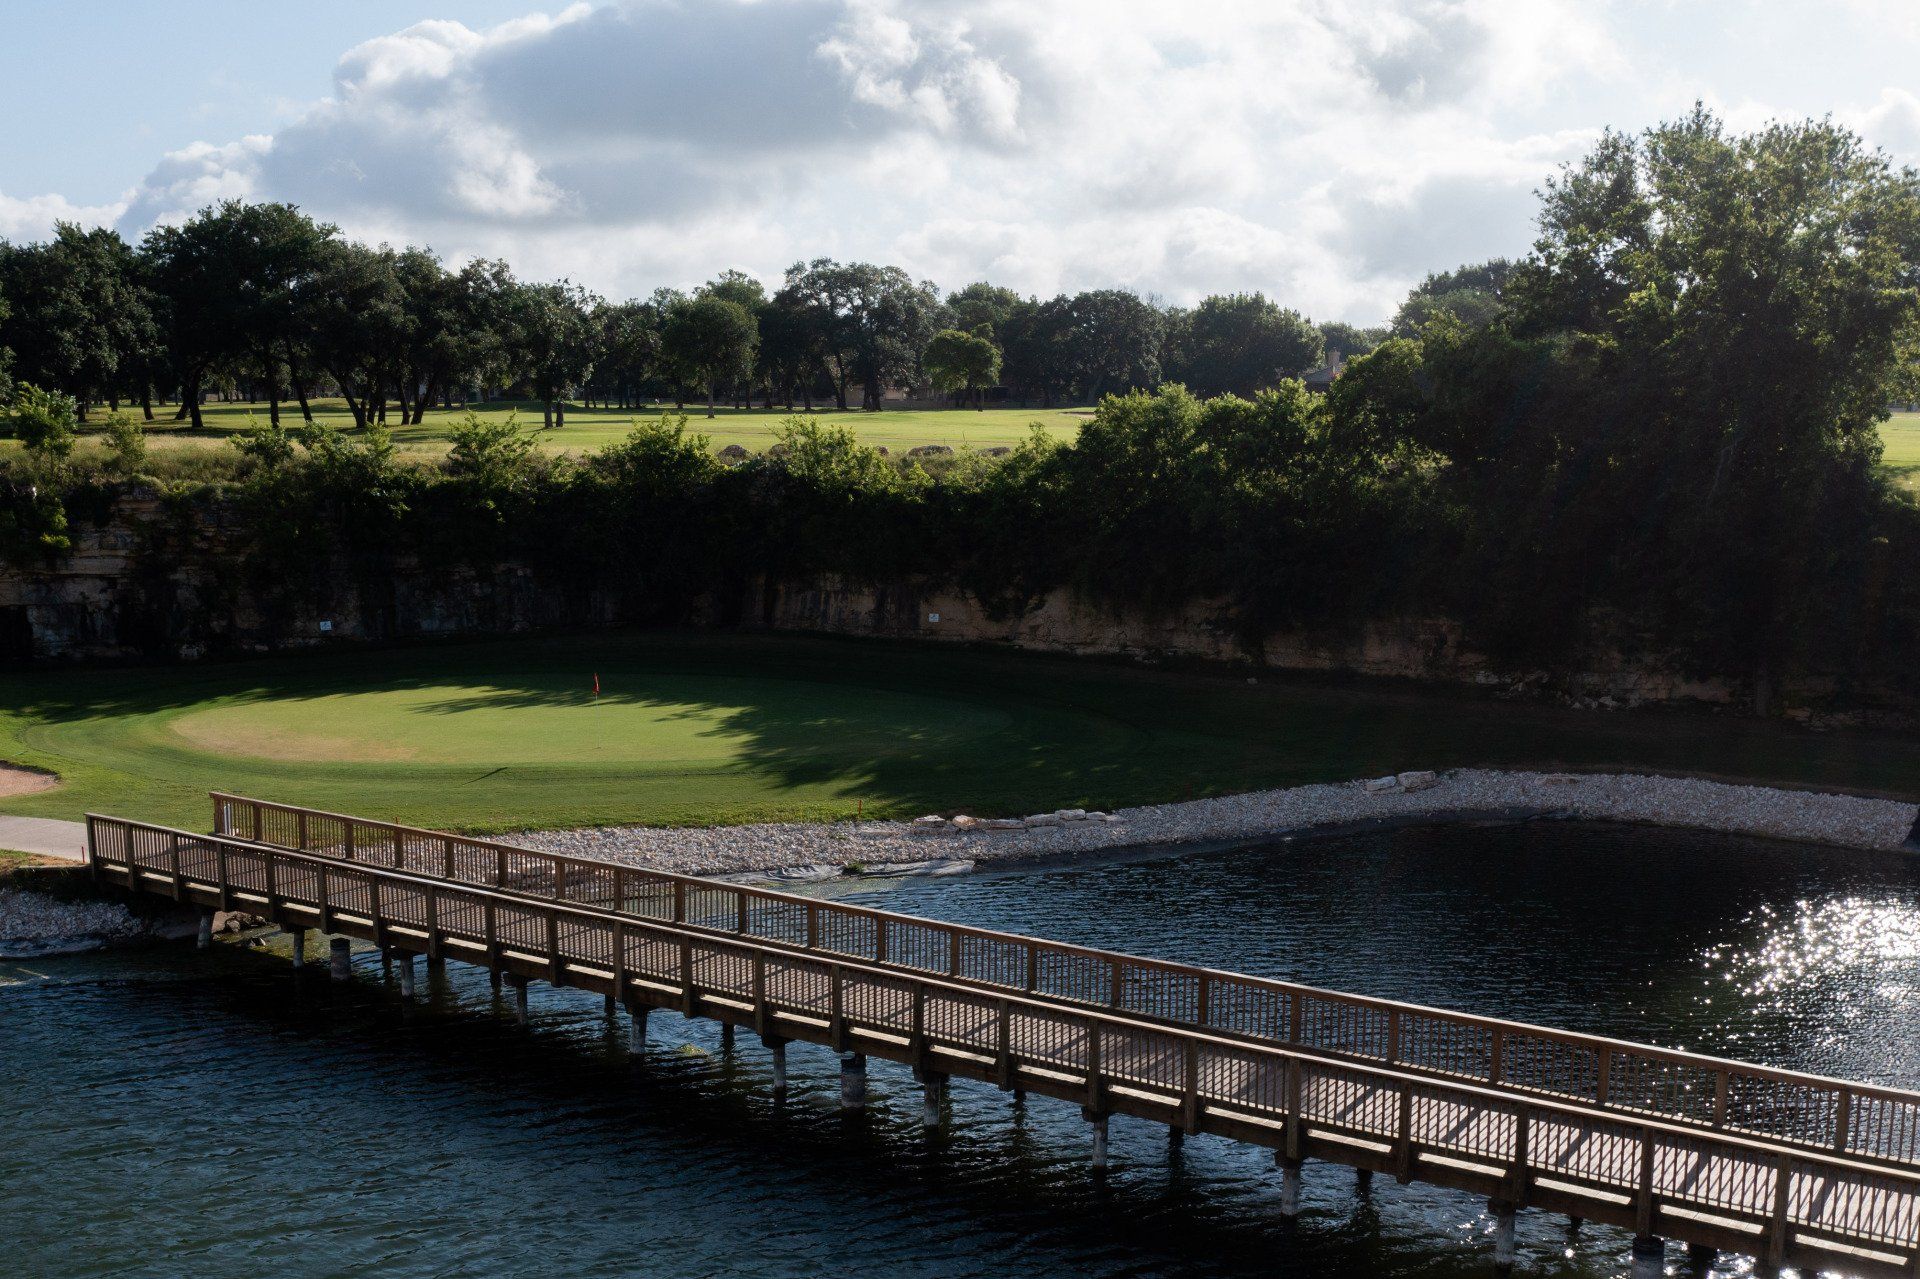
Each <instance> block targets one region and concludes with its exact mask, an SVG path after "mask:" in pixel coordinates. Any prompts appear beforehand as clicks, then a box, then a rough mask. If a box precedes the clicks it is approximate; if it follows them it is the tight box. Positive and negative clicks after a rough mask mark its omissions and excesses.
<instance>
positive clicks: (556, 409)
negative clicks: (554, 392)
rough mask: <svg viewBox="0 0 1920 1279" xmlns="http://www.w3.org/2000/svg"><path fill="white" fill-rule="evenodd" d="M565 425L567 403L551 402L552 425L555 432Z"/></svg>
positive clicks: (562, 401)
mask: <svg viewBox="0 0 1920 1279" xmlns="http://www.w3.org/2000/svg"><path fill="white" fill-rule="evenodd" d="M566 424H567V402H566V400H565V399H559V400H555V401H554V402H553V425H554V427H555V429H556V430H557V429H558V428H560V427H563V426H565V425H566Z"/></svg>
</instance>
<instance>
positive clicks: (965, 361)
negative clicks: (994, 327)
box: [920, 326, 1000, 409]
mask: <svg viewBox="0 0 1920 1279" xmlns="http://www.w3.org/2000/svg"><path fill="white" fill-rule="evenodd" d="M982 327H983V328H984V327H985V326H982ZM920 361H921V363H922V364H923V365H924V366H925V367H926V370H927V376H928V377H930V378H931V379H932V380H933V385H934V386H935V388H937V389H938V390H942V391H959V392H961V393H962V394H963V395H964V396H965V397H966V398H968V399H971V400H972V401H973V406H974V408H976V409H979V408H982V407H984V406H983V405H982V403H981V396H980V389H981V388H982V387H984V386H989V385H991V384H992V382H993V380H994V379H995V378H996V377H998V376H1000V351H999V348H997V347H996V346H994V344H993V343H992V342H991V341H989V340H988V339H987V338H986V336H985V335H984V333H981V332H977V331H976V332H973V333H963V332H961V331H960V330H959V329H942V330H941V331H940V332H938V333H936V334H934V335H933V337H932V339H931V340H930V341H929V342H928V343H927V349H926V352H925V353H924V354H923V355H922V356H921V357H920Z"/></svg>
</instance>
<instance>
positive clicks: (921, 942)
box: [213, 792, 1920, 1166]
mask: <svg viewBox="0 0 1920 1279" xmlns="http://www.w3.org/2000/svg"><path fill="white" fill-rule="evenodd" d="M213 800H214V814H215V830H216V831H217V832H218V833H222V834H227V835H231V836H234V837H236V838H240V839H245V840H250V841H254V842H258V843H263V844H271V845H274V846H276V847H280V848H290V849H299V850H303V851H307V852H313V853H317V854H320V855H322V856H327V857H332V858H337V859H341V860H346V861H356V862H364V863H368V864H372V865H379V866H386V867H391V868H399V869H407V870H413V871H417V872H421V873H425V874H431V875H436V876H439V877H440V878H443V879H446V880H449V881H453V882H460V883H469V884H482V885H488V886H493V887H500V888H507V889H511V890H512V891H515V892H520V893H528V894H533V895H536V896H541V897H548V898H551V899H552V900H555V901H562V902H573V903H578V904H581V905H587V906H596V907H602V908H606V909H612V910H617V911H620V912H622V913H625V914H629V915H632V916H634V917H635V918H641V919H648V918H651V919H662V920H671V921H673V922H676V923H684V924H689V925H692V926H695V927H699V928H703V929H708V930H711V931H714V932H718V933H730V934H733V935H736V936H740V937H751V938H756V939H760V940H765V941H771V942H776V943H779V944H781V945H785V946H791V947H795V948H799V949H802V950H806V951H810V952H815V953H820V954H827V955H842V956H847V957H851V958H856V959H861V960H866V961H871V962H875V963H882V964H886V965H889V966H892V967H896V968H901V969H907V970H911V971H915V972H921V973H928V974H937V975H941V976H946V977H950V978H954V979H957V980H961V981H968V982H977V983H980V984H983V985H988V986H995V987H1000V988H1004V989H1007V990H1013V991H1020V992H1024V993H1028V994H1032V995H1036V996H1043V997H1045V998H1048V999H1054V1000H1060V1001H1064V1002H1067V1003H1072V1004H1081V1005H1086V1006H1091V1007H1102V1008H1107V1009H1111V1010H1113V1011H1115V1012H1119V1013H1124V1014H1127V1015H1129V1016H1135V1017H1144V1018H1150V1019H1154V1020H1158V1021H1165V1022H1170V1023H1176V1024H1183V1025H1191V1026H1197V1027H1200V1028H1202V1029H1204V1030H1207V1031H1210V1032H1214V1033H1218V1034H1222V1035H1228V1036H1235V1037H1241V1038H1245V1039H1249V1040H1255V1041H1265V1042H1273V1043H1278V1044H1284V1045H1289V1046H1293V1047H1298V1048H1302V1049H1311V1050H1312V1051H1314V1052H1316V1053H1319V1054H1323V1055H1329V1056H1335V1057H1342V1058H1347V1059H1351V1060H1353V1061H1356V1062H1366V1063H1374V1064H1379V1065H1386V1066H1391V1067H1393V1068H1395V1069H1398V1070H1404V1071H1409V1072H1416V1073H1420V1074H1426V1075H1431V1076H1434V1077H1436V1078H1442V1079H1454V1080H1465V1081H1471V1082H1474V1083H1479V1084H1483V1085H1486V1086H1489V1087H1494V1088H1500V1089H1504V1090H1509V1091H1513V1092H1518V1093H1528V1094H1533V1095H1538V1096H1544V1097H1552V1098H1559V1099H1564V1100H1567V1101H1573V1102H1578V1103H1583V1104H1588V1105H1594V1106H1599V1107H1602V1108H1605V1109H1609V1110H1614V1111H1619V1112H1622V1113H1625V1114H1630V1115H1651V1116H1656V1117H1659V1118H1661V1119H1664V1120H1668V1121H1671V1122H1675V1123H1680V1124H1686V1125H1692V1126H1697V1127H1700V1128H1704V1129H1708V1130H1711V1131H1718V1132H1732V1133H1747V1134H1752V1135H1755V1136H1760V1137H1765V1138H1768V1139H1771V1140H1776V1141H1783V1142H1789V1143H1792V1144H1794V1145H1796V1146H1800V1147H1803V1148H1806V1149H1809V1150H1821V1151H1827V1152H1831V1153H1834V1154H1840V1155H1845V1156H1849V1157H1852V1158H1856V1159H1864V1160H1869V1161H1873V1162H1881V1163H1888V1164H1894V1165H1900V1166H1920V1093H1916V1092H1912V1091H1907V1090H1903V1089H1896V1088H1885V1087H1879V1086H1875V1085H1870V1084H1862V1083H1854V1082H1849V1081H1846V1080H1839V1079H1833V1078H1829V1077H1826V1076H1821V1075H1813V1074H1807V1073H1803V1072H1798V1071H1790V1070H1777V1069H1774V1068H1771V1067H1767V1066H1761V1065H1756V1064H1752V1063H1747V1062H1739V1061H1732V1060H1728V1059H1725V1058H1718V1057H1712V1056H1708V1055H1704V1054H1699V1053H1689V1052H1682V1051H1679V1050H1675V1049H1667V1048H1659V1047H1654V1046H1651V1045H1647V1044H1638V1043H1633V1042H1631V1041H1627V1040H1620V1039H1611V1038H1607V1037H1604V1036H1598V1035H1585V1034H1578V1033H1574V1032H1570V1031H1563V1030H1556V1029H1553V1028H1551V1027H1545V1026H1535V1025H1529V1024H1526V1023H1522V1022H1512V1021H1505V1020H1501V1019H1498V1018H1490V1017H1478V1016H1474V1015H1471V1014H1467V1013H1460V1012H1453V1011H1449V1010H1446V1009H1438V1008H1429V1007H1424V1006H1421V1005H1417V1004H1409V1003H1402V1002H1399V1001H1395V1000H1387V999H1376V998H1373V997H1370V996H1365V995H1353V994H1345V993H1342V992H1338V991H1329V990H1321V989H1318V988H1315V987H1311V986H1305V985H1301V984H1298V983H1295V982H1286V981H1279V980H1274V979H1269V978H1262V977H1252V976H1247V975H1245V974H1241V973H1234V972H1227V971H1222V970H1218V969H1210V968H1202V967H1196V966H1193V965H1187V964H1179V963H1173V962H1170V961H1166V960H1158V959H1147V958H1142V957H1139V956H1135V955H1128V954H1123V953H1120V952H1115V951H1105V950H1097V949H1093V948H1090V947H1084V946H1074V945H1071V944H1067V943H1063V942H1054V941H1047V940H1044V939H1041V938H1035V937H1026V936H1021V935H1018V934H1012V933H1002V932H996V931H994V930H991V929H983V928H974V927H970V926H967V925H963V924H949V923H943V922H940V921H938V920H931V919H925V918H921V917H918V916H912V915H902V914H897V913H895V912H891V911H884V910H877V909H874V908H871V907H865V906H855V905H849V904H845V903H838V902H826V901H819V900H816V899H813V898H809V897H804V896H801V895H798V894H793V893H783V892H780V891H778V890H776V889H766V888H757V887H750V886H747V885H740V884H730V883H724V882H720V881H715V880H710V879H703V878H701V877H698V876H693V875H679V874H674V873H671V872H666V871H656V870H646V869H641V868H638V867H632V866H625V865H621V864H619V863H614V862H607V861H598V860H594V859H590V858H581V857H569V856H565V855H561V854H555V853H545V852H539V851H536V850H533V849H526V848H519V847H515V846H513V845H510V844H503V843H499V842H496V841H492V840H483V839H472V838H469V837H466V836H461V835H452V834H447V833H445V832H441V831H430V830H422V829H419V828H416V827H410V826H403V825H400V824H397V823H393V822H382V821H375V820H371V819H368V818H362V817H354V816H350V815H347V814H343V813H333V812H328V811H325V810H321V809H312V808H302V807H298V806H294V805H285V804H275V803H271V802H268V801H265V800H256V799H251V798H247V797H245V796H239V795H231V794H226V793H223V792H216V793H214V795H213Z"/></svg>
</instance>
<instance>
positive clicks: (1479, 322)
mask: <svg viewBox="0 0 1920 1279" xmlns="http://www.w3.org/2000/svg"><path fill="white" fill-rule="evenodd" d="M1513 270H1514V264H1513V263H1512V262H1509V261H1508V260H1507V259H1506V258H1492V259H1489V260H1488V261H1486V262H1476V263H1473V264H1470V265H1468V266H1462V267H1456V268H1454V269H1453V270H1451V271H1439V272H1435V273H1434V274H1432V275H1429V276H1428V277H1427V278H1426V279H1425V280H1422V281H1421V282H1420V283H1419V284H1417V285H1415V286H1414V289H1413V291H1412V292H1411V293H1409V294H1407V300H1406V301H1404V302H1402V303H1401V304H1400V309H1399V310H1398V311H1397V312H1395V313H1394V317H1393V325H1392V328H1391V331H1392V333H1393V335H1394V336H1395V337H1412V336H1413V335H1414V334H1416V333H1418V332H1419V331H1420V330H1421V329H1423V328H1425V327H1426V326H1427V325H1428V324H1429V323H1431V322H1432V321H1433V320H1434V319H1436V318H1438V317H1440V316H1450V317H1452V318H1453V319H1455V320H1458V321H1459V322H1460V323H1462V324H1464V325H1466V326H1467V327H1469V328H1480V327H1482V326H1483V325H1487V324H1490V323H1492V322H1493V320H1494V319H1495V318H1496V317H1497V316H1499V314H1500V312H1501V311H1502V310H1503V309H1504V306H1505V303H1504V301H1503V299H1504V297H1505V294H1506V288H1507V281H1508V280H1509V279H1510V278H1511V277H1512V275H1513ZM1328 345H1329V346H1331V345H1333V342H1332V339H1328ZM1375 345H1378V343H1375ZM1342 349H1344V348H1342ZM1368 349H1371V347H1369V348H1368ZM1356 354H1357V352H1356Z"/></svg>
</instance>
